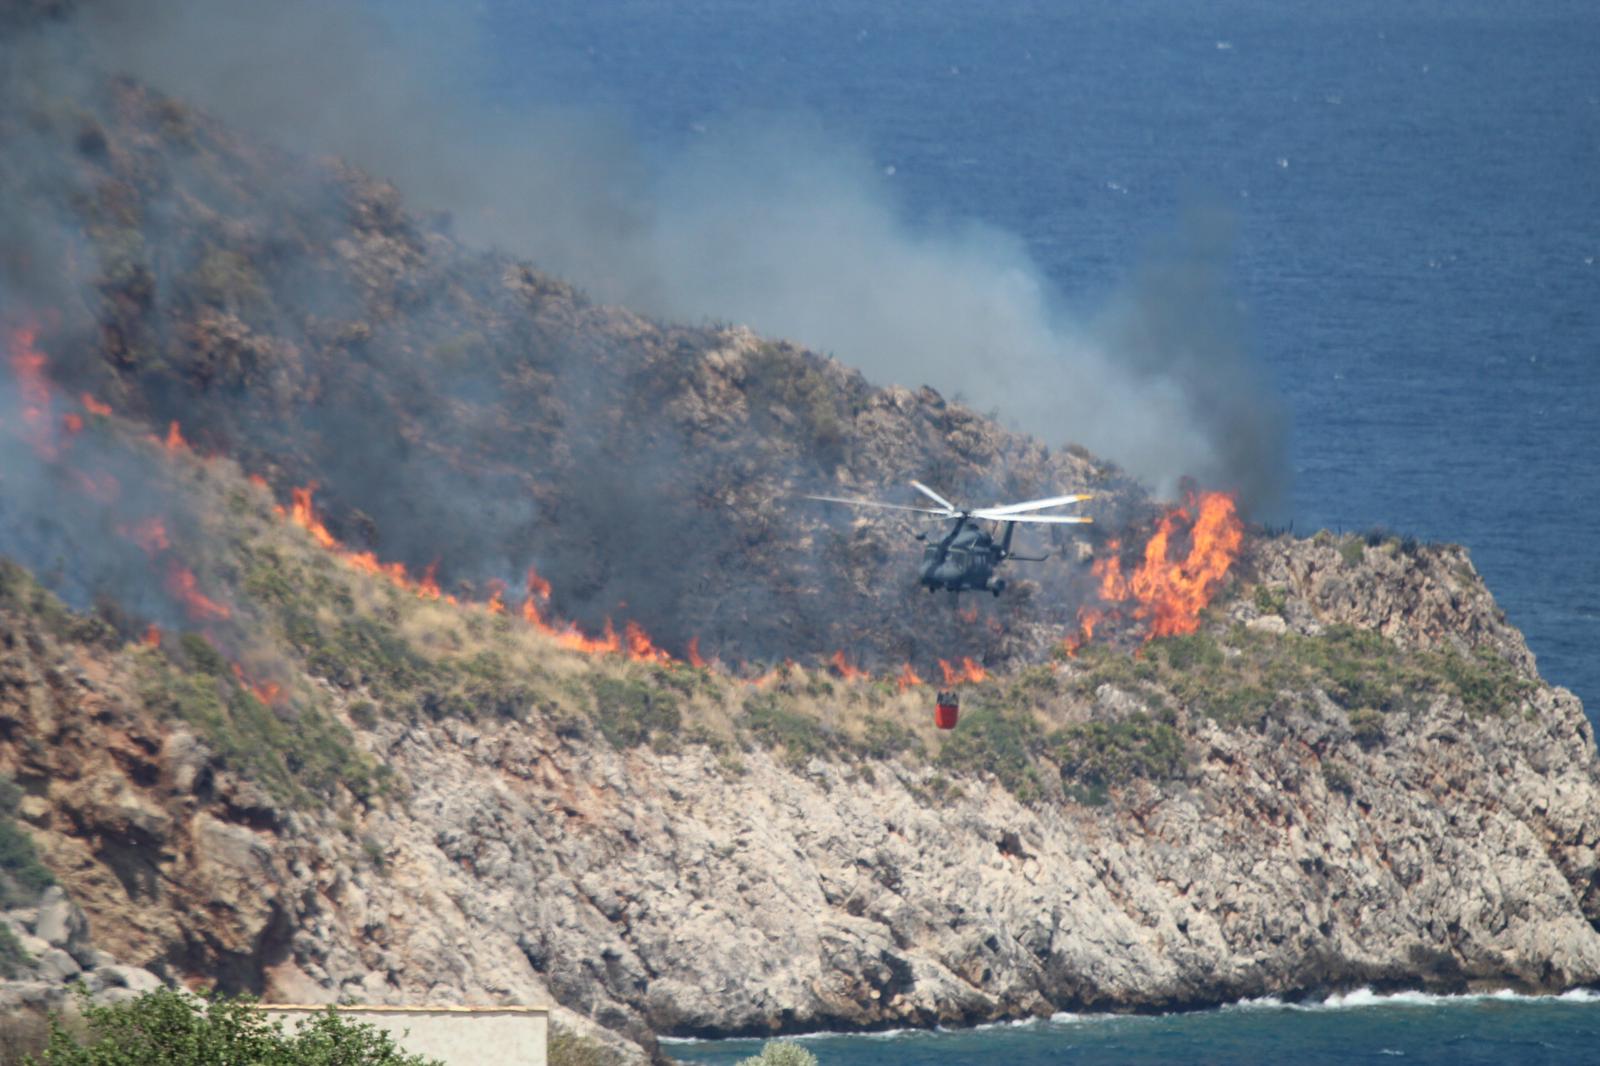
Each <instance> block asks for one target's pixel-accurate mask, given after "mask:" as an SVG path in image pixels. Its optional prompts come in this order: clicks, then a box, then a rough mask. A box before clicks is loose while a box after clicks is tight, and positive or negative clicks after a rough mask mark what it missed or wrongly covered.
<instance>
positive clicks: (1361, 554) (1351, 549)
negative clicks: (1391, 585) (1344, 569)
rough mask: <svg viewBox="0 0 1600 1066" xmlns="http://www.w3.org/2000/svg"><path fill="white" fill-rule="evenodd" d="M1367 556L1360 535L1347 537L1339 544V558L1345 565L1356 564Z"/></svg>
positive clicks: (1365, 547) (1364, 544)
mask: <svg viewBox="0 0 1600 1066" xmlns="http://www.w3.org/2000/svg"><path fill="white" fill-rule="evenodd" d="M1366 557H1367V545H1366V542H1365V541H1363V540H1362V539H1361V538H1360V537H1347V538H1345V540H1344V542H1343V543H1341V544H1340V545H1339V558H1341V559H1343V560H1344V563H1345V565H1346V566H1358V565H1360V563H1361V560H1362V559H1365V558H1366Z"/></svg>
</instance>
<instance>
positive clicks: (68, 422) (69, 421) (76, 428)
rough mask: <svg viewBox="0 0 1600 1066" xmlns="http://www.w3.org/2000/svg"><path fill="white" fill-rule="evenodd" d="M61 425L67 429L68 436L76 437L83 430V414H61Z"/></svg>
mask: <svg viewBox="0 0 1600 1066" xmlns="http://www.w3.org/2000/svg"><path fill="white" fill-rule="evenodd" d="M61 427H62V428H63V429H65V430H66V431H67V435H68V436H71V437H76V436H77V435H78V434H79V433H82V432H83V416H82V415H74V414H66V415H62V416H61Z"/></svg>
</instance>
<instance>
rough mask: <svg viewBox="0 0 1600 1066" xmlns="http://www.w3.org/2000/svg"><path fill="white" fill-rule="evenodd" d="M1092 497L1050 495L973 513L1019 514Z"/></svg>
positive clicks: (993, 514) (1091, 494)
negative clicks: (1045, 497)
mask: <svg viewBox="0 0 1600 1066" xmlns="http://www.w3.org/2000/svg"><path fill="white" fill-rule="evenodd" d="M1092 499H1094V494H1093V493H1089V492H1080V493H1077V494H1076V495H1073V496H1051V497H1050V498H1049V499H1045V500H1029V501H1028V502H1027V503H1010V504H1007V505H1006V506H1004V507H985V508H983V510H982V511H974V512H973V514H982V515H984V516H986V517H989V518H993V517H994V516H995V515H1007V514H1020V513H1022V512H1023V511H1042V510H1044V509H1045V508H1046V507H1062V506H1065V505H1066V504H1069V503H1080V502H1082V501H1083V500H1092Z"/></svg>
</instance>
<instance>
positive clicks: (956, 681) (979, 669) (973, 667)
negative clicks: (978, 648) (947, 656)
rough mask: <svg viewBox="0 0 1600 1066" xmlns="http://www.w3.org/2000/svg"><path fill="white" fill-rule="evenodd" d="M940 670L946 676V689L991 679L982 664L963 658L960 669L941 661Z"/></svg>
mask: <svg viewBox="0 0 1600 1066" xmlns="http://www.w3.org/2000/svg"><path fill="white" fill-rule="evenodd" d="M939 670H940V672H941V673H943V674H944V683H945V687H946V688H950V687H953V686H955V685H962V684H966V683H967V682H969V681H970V682H974V683H976V682H979V681H984V680H987V679H988V677H989V671H987V670H985V669H984V668H983V666H982V664H980V663H977V662H975V661H973V660H972V659H968V658H963V659H962V660H961V665H960V666H959V667H956V666H951V665H950V664H949V663H947V662H945V661H944V660H943V659H940V660H939Z"/></svg>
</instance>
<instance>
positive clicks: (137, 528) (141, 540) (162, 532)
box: [117, 518, 172, 556]
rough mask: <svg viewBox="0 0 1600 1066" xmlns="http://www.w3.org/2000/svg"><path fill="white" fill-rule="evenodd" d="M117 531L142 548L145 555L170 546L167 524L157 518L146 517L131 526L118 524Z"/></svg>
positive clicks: (161, 550) (164, 549)
mask: <svg viewBox="0 0 1600 1066" xmlns="http://www.w3.org/2000/svg"><path fill="white" fill-rule="evenodd" d="M117 532H118V533H119V534H121V535H122V536H124V537H127V538H128V539H129V540H131V541H133V542H134V543H135V544H137V545H138V546H139V547H140V548H142V549H144V552H145V554H146V555H151V556H154V555H156V554H158V553H160V552H164V551H166V550H167V549H168V548H171V547H172V541H171V539H170V538H169V537H168V536H167V525H166V523H165V522H163V521H161V519H159V518H146V519H145V520H144V521H142V522H139V523H137V524H135V525H132V526H118V527H117Z"/></svg>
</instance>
